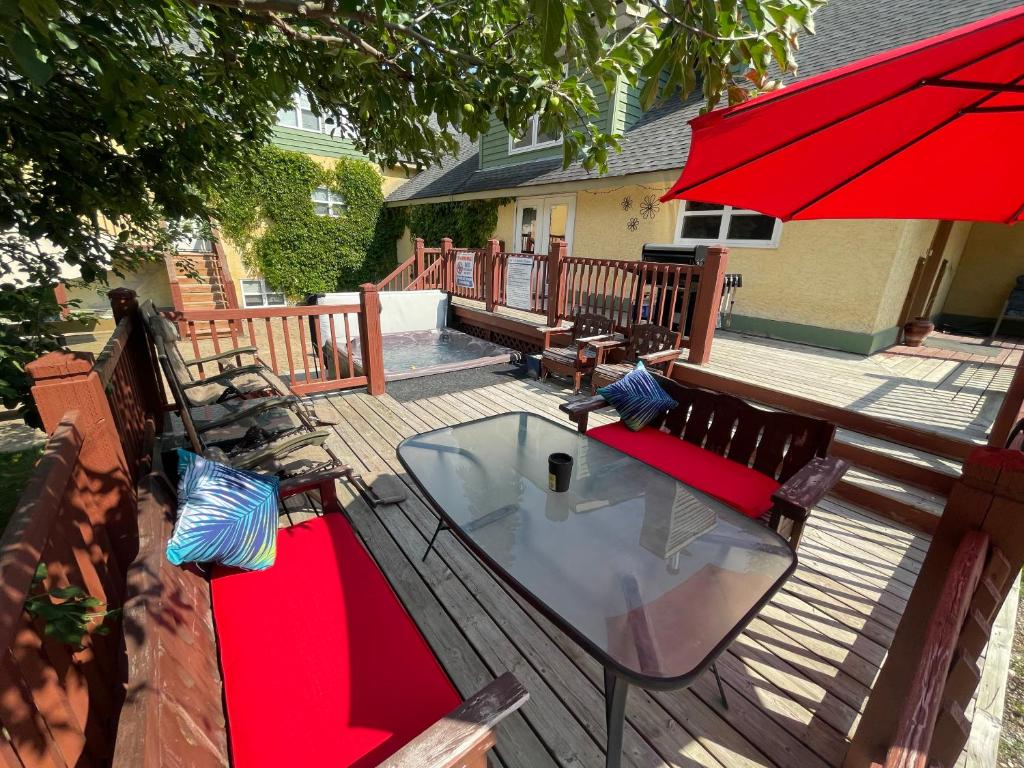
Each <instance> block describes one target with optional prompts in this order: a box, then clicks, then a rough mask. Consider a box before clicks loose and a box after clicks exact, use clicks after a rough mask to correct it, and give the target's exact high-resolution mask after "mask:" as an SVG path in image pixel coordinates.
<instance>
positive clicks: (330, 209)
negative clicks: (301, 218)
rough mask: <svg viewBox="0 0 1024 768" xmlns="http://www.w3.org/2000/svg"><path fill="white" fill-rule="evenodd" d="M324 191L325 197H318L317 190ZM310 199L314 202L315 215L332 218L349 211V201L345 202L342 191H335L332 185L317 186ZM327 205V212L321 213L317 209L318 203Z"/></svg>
mask: <svg viewBox="0 0 1024 768" xmlns="http://www.w3.org/2000/svg"><path fill="white" fill-rule="evenodd" d="M320 191H322V192H323V195H324V196H323V199H318V198H317V197H316V194H317V192H320ZM309 201H310V202H311V203H313V215H314V216H325V217H327V218H331V219H337V218H339V217H340V216H341V215H342V214H344V213H346V212H347V211H348V203H347V202H345V196H344V195H343V194H341V192H335V191H334V190H333V189H331V188H330V187H316V188H314V189H313V192H312V193H311V194H310V196H309ZM318 204H319V205H326V206H327V213H319V212H318V211H317V210H316V206H317V205H318Z"/></svg>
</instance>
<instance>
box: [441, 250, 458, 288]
mask: <svg viewBox="0 0 1024 768" xmlns="http://www.w3.org/2000/svg"><path fill="white" fill-rule="evenodd" d="M452 250H453V248H452V239H451V238H450V237H442V238H441V290H442V291H449V292H451V291H452V289H454V287H455V286H454V285H453V283H454V282H455V281H454V279H453V278H452V275H451V272H452V270H454V269H455V262H454V260H453V258H452Z"/></svg>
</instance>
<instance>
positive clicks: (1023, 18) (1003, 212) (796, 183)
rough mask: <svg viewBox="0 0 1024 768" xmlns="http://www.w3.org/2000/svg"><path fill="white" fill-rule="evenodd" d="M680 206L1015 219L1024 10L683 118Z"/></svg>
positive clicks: (1023, 183) (1023, 126)
mask: <svg viewBox="0 0 1024 768" xmlns="http://www.w3.org/2000/svg"><path fill="white" fill-rule="evenodd" d="M690 125H691V126H692V127H693V142H692V148H691V150H690V156H689V159H688V160H687V162H686V166H685V168H684V169H683V173H682V175H681V176H680V177H679V180H678V181H677V182H676V183H675V185H674V186H673V187H672V189H670V190H669V191H668V192H667V193H666V194H665V195H664V196H663V197H662V200H663V201H665V200H669V199H672V198H681V199H687V200H697V201H702V202H708V203H721V204H726V205H733V206H736V207H741V208H748V209H752V210H755V211H760V212H762V213H766V214H770V215H772V216H776V217H778V218H780V219H783V220H786V221H788V220H790V219H866V218H892V219H916V218H921V219H955V220H961V221H995V222H1004V223H1011V222H1015V221H1020V220H1021V218H1022V216H1024V6H1021V7H1018V8H1015V9H1013V10H1010V11H1008V12H1005V13H1002V14H999V15H996V16H992V17H989V18H987V19H983V20H981V21H979V22H976V23H974V24H970V25H968V26H965V27H961V28H959V29H955V30H952V31H950V32H947V33H944V34H942V35H938V36H936V37H932V38H929V39H927V40H923V41H921V42H918V43H914V44H912V45H908V46H905V47H903V48H898V49H895V50H892V51H888V52H886V53H883V54H880V55H877V56H873V57H870V58H867V59H864V60H862V61H859V62H856V63H854V64H850V65H848V66H845V67H841V68H839V69H836V70H833V71H831V72H826V73H825V74H822V75H819V76H817V77H813V78H809V79H807V80H805V81H802V82H798V83H797V84H795V85H792V86H789V87H787V88H785V89H783V90H780V91H776V92H773V93H770V94H765V95H764V96H760V97H758V98H755V99H752V100H751V101H749V102H746V103H744V104H740V105H738V106H735V107H729V108H726V109H719V110H715V111H713V112H709V113H708V114H706V115H703V116H702V117H698V118H696V119H694V120H692V121H691V122H690Z"/></svg>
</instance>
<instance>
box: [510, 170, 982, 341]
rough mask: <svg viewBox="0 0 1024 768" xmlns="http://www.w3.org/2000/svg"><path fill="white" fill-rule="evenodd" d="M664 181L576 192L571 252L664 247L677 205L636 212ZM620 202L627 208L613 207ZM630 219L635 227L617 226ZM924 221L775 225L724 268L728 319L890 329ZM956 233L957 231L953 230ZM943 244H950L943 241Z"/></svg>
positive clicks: (624, 253)
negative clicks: (728, 279) (730, 303)
mask: <svg viewBox="0 0 1024 768" xmlns="http://www.w3.org/2000/svg"><path fill="white" fill-rule="evenodd" d="M669 184H670V180H668V179H666V180H665V182H664V183H657V182H652V183H649V184H645V185H629V186H621V187H615V188H608V189H601V188H595V189H592V190H579V191H577V192H576V193H575V194H576V216H575V227H574V233H573V237H574V240H573V255H574V256H579V257H589V258H600V259H625V260H631V259H638V258H639V257H640V251H641V248H642V247H643V244H644V243H671V242H672V241H673V239H674V236H675V228H676V226H677V216H678V211H679V203H678V202H676V201H670V202H668V203H661V204H660V205H659V206H658V209H657V213H656V214H655V215H654V216H653V217H650V218H644V217H643V216H642V215H641V212H640V207H641V203H642V201H643V200H644V198H645V197H654V198H655V199H657V198H658V197H659V196H660V195H661V194H662V193H663V192H664V191H665V190H666V189H668V187H669ZM627 197H628V198H630V200H631V202H632V207H631V208H630V210H628V211H626V210H623V207H622V201H623V200H624V199H625V198H627ZM498 213H499V216H498V224H497V227H496V231H495V237H498V238H501V239H504V240H506V241H507V242H509V243H513V242H514V237H513V235H514V233H513V230H514V225H515V221H514V219H515V204H514V203H511V204H508V205H505V206H502V207H501V208H500V209H499V211H498ZM633 218H635V219H637V227H636V230H635V231H630V230H629V229H628V228H627V222H628V221H629V220H630V219H633ZM935 226H936V222H934V221H908V222H903V221H876V220H871V221H812V222H790V223H787V224H784V225H783V227H782V234H781V237H780V240H779V245H778V247H777V248H737V247H733V248H731V249H730V253H729V271H730V272H740V273H742V274H743V281H744V286H743V288H742V289H741V290H740V291H738V292H737V298H736V304H735V307H734V310H733V311H734V313H735V314H737V315H743V316H747V317H753V318H762V319H767V320H774V321H779V322H785V323H797V324H801V325H809V326H815V327H819V328H831V329H836V330H840V331H849V332H853V333H862V334H873V333H876V332H878V331H881V330H885V329H887V328H891V327H892V326H894V325H895V324H896V322H897V321H898V318H899V312H900V309H901V308H902V306H903V301H904V299H905V297H906V292H907V288H908V286H909V283H910V279H911V277H912V275H913V271H914V268H915V266H916V264H917V259H918V257H920V256H923V255H924V254H925V252H926V251H927V249H928V245H929V243H930V241H931V237H932V234H933V233H934V230H935ZM961 234H962V233H961ZM951 239H952V238H951Z"/></svg>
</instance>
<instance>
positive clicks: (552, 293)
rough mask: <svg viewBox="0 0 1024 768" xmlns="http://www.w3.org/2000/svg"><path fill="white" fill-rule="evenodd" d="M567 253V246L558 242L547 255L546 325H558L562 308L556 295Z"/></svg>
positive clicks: (562, 241)
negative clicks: (563, 261)
mask: <svg viewBox="0 0 1024 768" xmlns="http://www.w3.org/2000/svg"><path fill="white" fill-rule="evenodd" d="M567 253H568V244H567V243H566V242H565V240H559V241H558V246H557V247H556V248H552V249H551V252H550V253H548V325H549V326H553V325H556V324H557V323H558V319H559V316H560V315H561V314H562V312H561V310H562V308H561V307H560V306H558V305H559V301H558V294H559V292H560V288H561V281H562V260H563V259H565V257H566V255H567Z"/></svg>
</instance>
